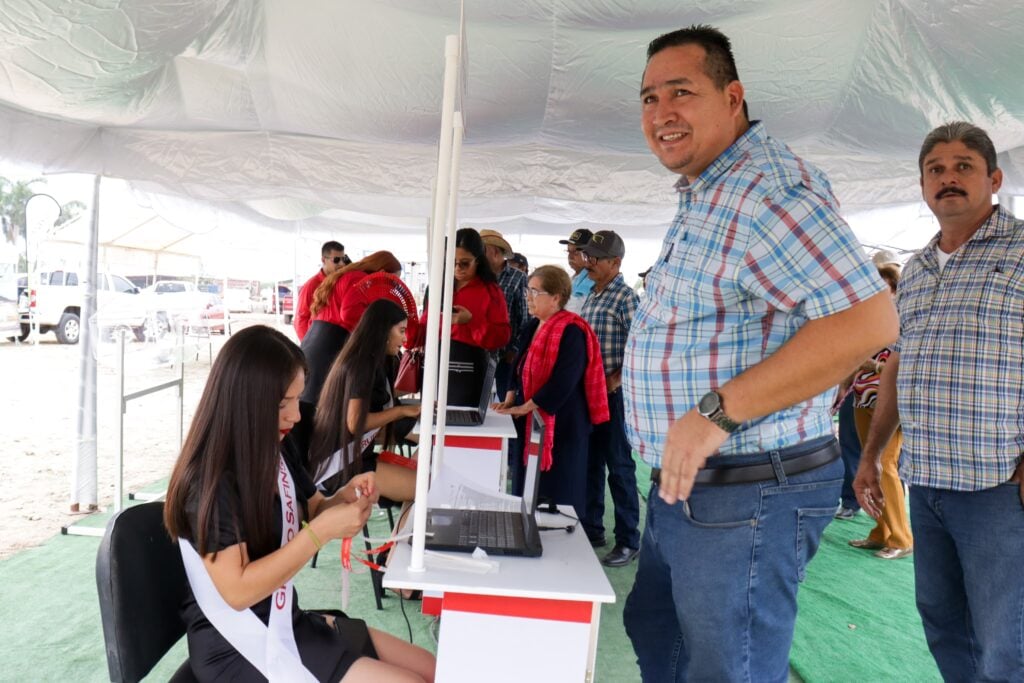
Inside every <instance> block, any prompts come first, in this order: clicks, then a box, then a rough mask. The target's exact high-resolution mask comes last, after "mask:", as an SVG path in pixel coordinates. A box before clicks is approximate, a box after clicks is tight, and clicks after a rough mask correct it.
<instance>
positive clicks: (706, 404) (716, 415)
mask: <svg viewBox="0 0 1024 683" xmlns="http://www.w3.org/2000/svg"><path fill="white" fill-rule="evenodd" d="M697 412H698V413H700V414H701V415H703V416H704V417H706V418H707V419H709V420H711V422H713V423H714V424H715V425H717V426H718V427H719V428H721V429H722V430H724V431H727V432H729V433H730V434H731V433H733V432H735V431H736V430H737V429H739V428H740V423H739V422H734V421H733V420H732V419H730V418H729V416H728V415H726V414H725V409H724V408H723V407H722V395H721V394H719V393H718V392H717V391H709V392H708V393H706V394H704V395H703V396H701V397H700V402H698V403H697Z"/></svg>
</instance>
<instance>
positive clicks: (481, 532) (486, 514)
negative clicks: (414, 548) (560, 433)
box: [426, 414, 543, 557]
mask: <svg viewBox="0 0 1024 683" xmlns="http://www.w3.org/2000/svg"><path fill="white" fill-rule="evenodd" d="M531 426H532V429H531V434H530V457H529V458H528V459H527V464H526V477H525V480H524V483H523V497H522V498H520V499H519V510H518V511H515V510H479V509H478V510H459V509H455V510H448V509H441V508H430V509H428V510H427V539H426V547H427V548H430V549H431V550H454V551H457V552H466V553H471V552H473V551H474V550H475V549H476V548H478V547H479V548H483V549H484V550H485V551H487V554H488V555H513V556H520V557H540V556H541V553H542V552H543V548H542V547H541V543H540V530H539V529H538V528H537V519H536V517H535V516H534V512H535V510H536V508H537V491H538V490H539V488H540V444H542V443H543V423H542V422H541V421H540V420H539V419H538V418H537V416H536V414H535V415H534V416H533V420H532V421H531Z"/></svg>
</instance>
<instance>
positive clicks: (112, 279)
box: [18, 270, 191, 344]
mask: <svg viewBox="0 0 1024 683" xmlns="http://www.w3.org/2000/svg"><path fill="white" fill-rule="evenodd" d="M83 280H84V277H83V276H80V274H79V273H78V272H77V271H74V270H52V271H39V272H37V273H35V274H34V275H31V276H29V278H28V283H27V286H26V287H25V288H24V290H23V291H22V292H21V293H20V294H19V298H18V312H19V319H20V322H21V329H22V334H23V335H24V336H28V333H29V331H30V325H31V324H32V323H33V321H34V322H35V324H36V325H38V326H39V333H40V334H46V333H47V332H51V331H52V332H53V333H54V334H56V335H57V340H58V341H60V342H61V343H62V344H77V343H78V339H79V337H81V333H82V304H83V302H84V300H85V288H84V284H83ZM158 284H159V283H158ZM189 284H191V283H189ZM96 299H97V301H96V309H97V313H96V325H97V329H98V330H99V331H100V333H101V334H103V335H104V336H108V335H109V334H110V333H111V332H112V331H113V330H116V329H118V328H124V329H128V330H131V332H132V333H133V334H134V335H135V337H136V339H138V340H139V341H143V340H145V339H146V338H147V337H151V338H158V337H161V336H163V335H164V334H166V332H167V330H168V329H169V327H170V324H169V320H171V319H172V317H171V316H170V314H169V313H168V312H167V311H166V310H164V309H161V308H160V304H161V301H160V299H159V298H158V297H156V296H155V295H154V296H143V295H142V294H140V293H139V288H138V287H136V286H135V285H133V284H132V283H131V282H130V281H129V280H128V279H127V278H124V277H121V276H120V275H114V274H112V273H104V272H101V273H99V274H98V279H97V282H96ZM168 303H169V302H168Z"/></svg>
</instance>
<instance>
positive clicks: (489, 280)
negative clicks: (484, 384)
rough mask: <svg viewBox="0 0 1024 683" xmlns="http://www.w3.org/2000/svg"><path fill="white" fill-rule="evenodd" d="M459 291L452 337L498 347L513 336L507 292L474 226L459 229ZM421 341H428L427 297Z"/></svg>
mask: <svg viewBox="0 0 1024 683" xmlns="http://www.w3.org/2000/svg"><path fill="white" fill-rule="evenodd" d="M453 266H454V273H455V293H454V296H453V298H452V309H453V310H452V314H451V321H452V341H453V342H461V343H463V344H468V345H469V346H476V347H479V348H482V349H487V350H488V351H497V350H498V349H500V348H502V347H504V346H506V345H507V344H508V342H509V338H510V337H511V336H512V327H511V326H510V325H509V322H508V307H507V306H506V305H505V295H504V294H503V293H502V291H501V287H499V286H498V278H497V276H496V275H495V274H494V271H493V270H491V266H490V264H489V263H488V262H487V257H486V255H485V253H484V241H483V239H481V238H480V233H478V232H477V231H476V230H474V229H473V228H462V229H461V230H459V231H458V232H456V233H455V263H454V264H453ZM421 319H422V320H424V324H423V325H422V329H421V330H420V339H419V345H420V346H422V345H423V343H424V341H425V336H426V335H425V332H426V329H425V328H426V324H425V319H426V301H424V305H423V316H422V318H421Z"/></svg>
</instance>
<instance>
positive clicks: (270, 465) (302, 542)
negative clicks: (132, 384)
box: [164, 326, 434, 683]
mask: <svg viewBox="0 0 1024 683" xmlns="http://www.w3.org/2000/svg"><path fill="white" fill-rule="evenodd" d="M304 379H305V365H304V361H303V357H302V352H301V351H300V350H299V348H298V347H297V346H296V345H295V344H294V343H292V342H291V341H289V340H288V339H287V338H286V337H285V336H284V335H283V334H281V333H280V332H278V331H276V330H273V329H271V328H269V327H264V326H254V327H249V328H246V329H244V330H242V331H241V332H238V333H237V334H235V335H234V336H232V337H231V338H230V339H229V340H228V341H227V343H225V344H224V347H223V349H221V352H220V353H219V354H218V356H217V359H216V361H215V362H214V364H213V367H212V368H211V370H210V377H209V379H208V381H207V383H206V387H205V389H204V390H203V395H202V398H201V399H200V401H199V406H198V408H197V410H196V414H195V417H194V418H193V420H192V425H191V427H190V428H189V433H188V438H187V439H186V441H185V445H184V447H183V448H182V452H181V455H180V456H179V458H178V461H177V463H176V464H175V466H174V471H173V473H172V474H171V481H170V485H169V486H168V491H167V502H166V504H165V508H164V523H165V525H166V526H167V530H168V532H169V533H170V535H171V537H172V538H175V539H177V541H178V543H179V545H180V548H181V553H182V559H183V561H184V562H185V568H186V573H187V574H188V583H189V594H188V597H187V598H186V600H185V603H184V604H183V605H182V616H183V619H184V620H185V622H186V624H187V629H188V647H189V662H190V665H191V669H192V672H193V674H195V676H196V678H198V679H199V680H200V681H220V680H238V681H259V680H267V679H270V680H295V681H313V680H315V681H329V682H330V683H336V682H337V681H344V682H346V683H349V682H351V681H368V682H370V681H423V680H426V681H431V680H433V676H434V658H433V656H432V655H431V654H430V653H429V652H427V651H426V650H423V649H421V648H418V647H415V646H413V645H411V644H409V643H406V642H404V641H402V640H399V639H398V638H395V637H394V636H390V635H388V634H386V633H383V632H381V631H377V630H374V629H368V628H367V626H366V624H365V623H364V622H362V621H359V620H355V619H350V618H348V617H347V616H345V615H344V614H343V613H341V612H332V613H327V612H313V611H306V610H301V609H299V606H298V596H297V594H296V592H295V590H294V588H293V587H292V579H293V577H294V576H295V575H296V574H297V573H298V572H299V570H300V569H301V568H302V567H303V566H304V565H305V564H306V563H307V562H308V561H309V559H310V558H311V557H313V555H314V554H315V553H316V552H317V551H318V550H319V549H320V548H321V547H322V545H323V543H325V542H327V541H330V540H332V539H336V538H346V537H352V536H354V535H355V534H357V533H358V532H359V531H360V529H362V527H363V524H364V523H365V522H366V519H367V517H368V516H369V514H370V507H371V504H372V502H373V500H374V499H375V498H376V496H377V491H376V485H375V483H374V476H373V474H363V475H359V476H354V477H352V478H351V479H350V480H348V481H347V482H346V484H345V486H344V487H343V488H341V489H340V490H339V491H338V492H337V493H336V494H334V495H333V496H331V497H330V498H325V497H324V496H323V495H322V494H321V493H319V492H318V491H317V490H316V488H315V487H314V485H313V482H312V481H310V479H309V476H308V475H307V474H306V472H305V471H304V469H303V468H302V466H301V464H300V463H299V460H298V456H297V454H296V453H295V452H294V450H293V449H292V448H291V447H290V443H289V441H290V439H289V438H288V433H289V432H290V431H291V429H292V427H294V426H295V424H296V423H297V422H298V420H299V407H298V405H299V394H300V393H301V392H302V388H303V383H304Z"/></svg>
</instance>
